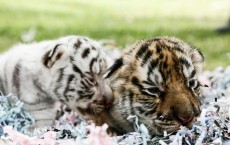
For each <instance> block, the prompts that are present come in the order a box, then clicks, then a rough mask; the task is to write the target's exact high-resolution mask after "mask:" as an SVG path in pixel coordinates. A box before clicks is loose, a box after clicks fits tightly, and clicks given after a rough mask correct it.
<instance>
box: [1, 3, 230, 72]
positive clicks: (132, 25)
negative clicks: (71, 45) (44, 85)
mask: <svg viewBox="0 0 230 145" xmlns="http://www.w3.org/2000/svg"><path fill="white" fill-rule="evenodd" d="M229 16H230V1H229V0H221V1H214V0H213V1H212V0H202V1H201V0H193V1H184V0H172V1H169V0H155V1H150V0H96V1H92V0H1V1H0V51H4V50H6V49H7V48H9V47H10V46H12V45H13V44H15V43H18V42H20V41H21V34H22V33H24V32H26V31H28V30H29V29H30V28H35V29H36V30H37V33H36V37H35V40H36V41H40V40H46V39H53V38H57V37H60V36H64V35H71V34H78V35H86V36H89V37H92V38H94V39H113V40H115V41H116V43H117V45H118V46H119V47H120V48H124V47H125V46H126V45H128V44H130V43H133V42H134V41H136V40H138V39H143V38H151V37H155V36H162V35H167V36H176V37H179V38H181V39H182V40H184V41H186V42H189V43H190V44H192V45H193V46H196V47H198V48H200V49H201V50H202V52H203V53H204V56H205V65H204V66H205V69H213V68H215V67H217V66H227V65H230V58H228V56H229V55H230V33H229V34H225V35H220V34H217V33H216V32H215V29H216V28H218V27H221V26H224V25H225V24H226V23H227V19H228V17H229Z"/></svg>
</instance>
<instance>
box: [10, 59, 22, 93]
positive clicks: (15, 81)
mask: <svg viewBox="0 0 230 145" xmlns="http://www.w3.org/2000/svg"><path fill="white" fill-rule="evenodd" d="M20 68H21V65H20V63H18V64H17V65H16V66H15V68H14V71H13V76H12V78H13V79H12V81H13V82H12V84H13V87H14V88H15V91H16V92H15V93H16V95H17V96H18V97H20Z"/></svg>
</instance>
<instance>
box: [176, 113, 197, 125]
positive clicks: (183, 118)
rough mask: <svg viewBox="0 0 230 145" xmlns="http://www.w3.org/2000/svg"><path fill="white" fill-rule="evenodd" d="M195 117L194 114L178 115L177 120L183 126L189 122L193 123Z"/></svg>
mask: <svg viewBox="0 0 230 145" xmlns="http://www.w3.org/2000/svg"><path fill="white" fill-rule="evenodd" d="M193 117H194V115H193V114H189V115H178V116H177V119H178V120H179V121H180V122H181V123H182V125H185V124H187V123H189V122H191V121H192V119H193Z"/></svg>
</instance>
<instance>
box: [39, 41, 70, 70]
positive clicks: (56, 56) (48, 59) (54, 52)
mask: <svg viewBox="0 0 230 145" xmlns="http://www.w3.org/2000/svg"><path fill="white" fill-rule="evenodd" d="M67 50H68V49H67V46H66V45H64V44H57V45H55V46H54V47H53V48H52V49H51V50H49V51H48V52H46V53H45V54H44V56H43V58H42V61H43V64H44V65H45V66H46V67H47V68H51V67H52V66H53V65H54V64H55V63H56V62H57V61H58V60H60V59H61V58H62V57H63V54H64V53H66V51H67Z"/></svg>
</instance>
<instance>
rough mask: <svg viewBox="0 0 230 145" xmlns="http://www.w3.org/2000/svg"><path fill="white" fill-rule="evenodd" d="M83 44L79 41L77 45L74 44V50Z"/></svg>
mask: <svg viewBox="0 0 230 145" xmlns="http://www.w3.org/2000/svg"><path fill="white" fill-rule="evenodd" d="M81 44H82V42H81V41H80V40H79V39H78V40H77V43H75V44H74V48H75V49H78V48H79V47H80V46H81Z"/></svg>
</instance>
